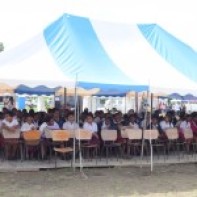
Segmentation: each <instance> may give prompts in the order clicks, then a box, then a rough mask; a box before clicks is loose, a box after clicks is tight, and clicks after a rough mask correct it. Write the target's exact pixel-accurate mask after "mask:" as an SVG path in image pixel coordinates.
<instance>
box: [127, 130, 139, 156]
mask: <svg viewBox="0 0 197 197" xmlns="http://www.w3.org/2000/svg"><path fill="white" fill-rule="evenodd" d="M125 133H126V136H127V137H128V141H127V155H128V156H129V155H130V153H131V148H133V154H134V156H135V155H136V149H139V148H140V147H141V146H142V130H141V129H126V130H125Z"/></svg>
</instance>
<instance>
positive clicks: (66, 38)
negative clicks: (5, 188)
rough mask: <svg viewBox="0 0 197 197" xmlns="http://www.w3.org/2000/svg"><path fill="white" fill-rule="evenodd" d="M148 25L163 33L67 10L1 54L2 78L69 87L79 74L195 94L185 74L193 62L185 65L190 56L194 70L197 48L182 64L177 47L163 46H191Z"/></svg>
mask: <svg viewBox="0 0 197 197" xmlns="http://www.w3.org/2000/svg"><path fill="white" fill-rule="evenodd" d="M149 26H150V27H152V26H153V27H154V28H158V29H159V31H157V32H154V31H151V32H149V29H150V28H149V29H147V30H146V26H143V25H142V26H139V25H137V24H135V25H133V24H124V23H114V22H105V21H99V20H93V19H88V18H83V17H77V16H72V15H68V14H64V15H63V16H61V17H60V18H58V19H57V20H56V21H54V22H53V23H51V24H50V25H49V26H48V27H46V28H45V29H44V31H43V33H40V34H38V35H37V36H35V37H33V38H32V39H31V40H29V41H27V42H25V43H23V44H21V45H20V46H19V47H16V48H15V49H12V50H11V51H7V52H4V53H2V54H0V81H1V82H4V83H7V84H9V85H13V84H14V85H19V84H25V85H28V86H31V87H34V86H37V85H46V86H48V87H56V86H65V87H71V86H74V81H75V77H76V74H78V78H79V81H80V82H87V83H106V84H122V85H146V86H149V87H150V90H151V92H165V93H172V92H178V93H180V94H187V93H192V94H195V95H196V94H197V90H196V87H197V81H196V80H195V78H192V77H190V76H192V75H193V73H192V72H189V74H188V73H185V67H186V66H188V67H187V68H189V66H190V65H186V63H188V62H189V61H187V60H189V59H191V57H192V61H193V62H192V65H191V69H189V70H192V69H193V65H195V63H196V52H195V51H192V55H191V53H189V54H190V56H188V54H185V56H186V57H185V59H186V61H185V62H184V65H182V64H180V66H179V65H178V63H179V62H178V61H177V60H178V58H179V57H180V56H179V57H178V56H177V54H173V53H172V52H173V49H174V48H173V47H174V46H170V47H169V46H168V45H167V46H165V42H167V43H168V42H171V43H173V44H174V45H175V46H176V45H177V46H179V45H181V47H180V49H182V48H183V51H188V50H189V51H191V50H192V49H190V48H189V46H186V45H185V44H184V43H182V42H181V41H180V42H179V41H177V39H176V38H174V37H172V36H171V35H168V32H165V30H162V29H161V28H160V27H159V26H158V25H155V24H150V25H149ZM143 31H145V33H144V32H143ZM146 33H147V34H148V35H149V34H150V35H151V34H155V37H156V38H155V39H156V41H155V39H153V40H151V41H150V40H148V38H147V37H146ZM157 36H158V38H157ZM162 39H164V40H162ZM154 42H159V47H160V48H161V50H164V51H158V49H157V46H154ZM180 43H181V44H180ZM166 47H167V48H166ZM176 50H179V48H176ZM181 52H182V51H181ZM181 52H180V54H181ZM171 54H172V55H171ZM183 55H184V54H183ZM171 56H172V57H171ZM173 60H175V61H173ZM189 63H191V62H189ZM178 66H179V67H180V69H179V67H178ZM183 82H184V83H183ZM79 84H80V83H79ZM91 88H97V87H91Z"/></svg>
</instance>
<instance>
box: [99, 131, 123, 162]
mask: <svg viewBox="0 0 197 197" xmlns="http://www.w3.org/2000/svg"><path fill="white" fill-rule="evenodd" d="M117 137H118V136H117V130H101V139H102V140H103V148H102V149H103V150H104V149H105V150H106V163H107V164H108V159H109V151H112V149H114V148H115V149H118V150H119V152H120V156H121V157H122V147H121V143H117V142H116V140H117ZM102 152H103V151H102ZM116 157H117V161H118V151H116Z"/></svg>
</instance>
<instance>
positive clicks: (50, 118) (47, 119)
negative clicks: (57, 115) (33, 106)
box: [45, 115, 53, 122]
mask: <svg viewBox="0 0 197 197" xmlns="http://www.w3.org/2000/svg"><path fill="white" fill-rule="evenodd" d="M52 119H53V116H50V115H47V116H46V118H45V122H50V121H51V120H52Z"/></svg>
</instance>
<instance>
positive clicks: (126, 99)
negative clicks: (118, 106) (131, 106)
mask: <svg viewBox="0 0 197 197" xmlns="http://www.w3.org/2000/svg"><path fill="white" fill-rule="evenodd" d="M126 113H127V97H126V95H125V114H126Z"/></svg>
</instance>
